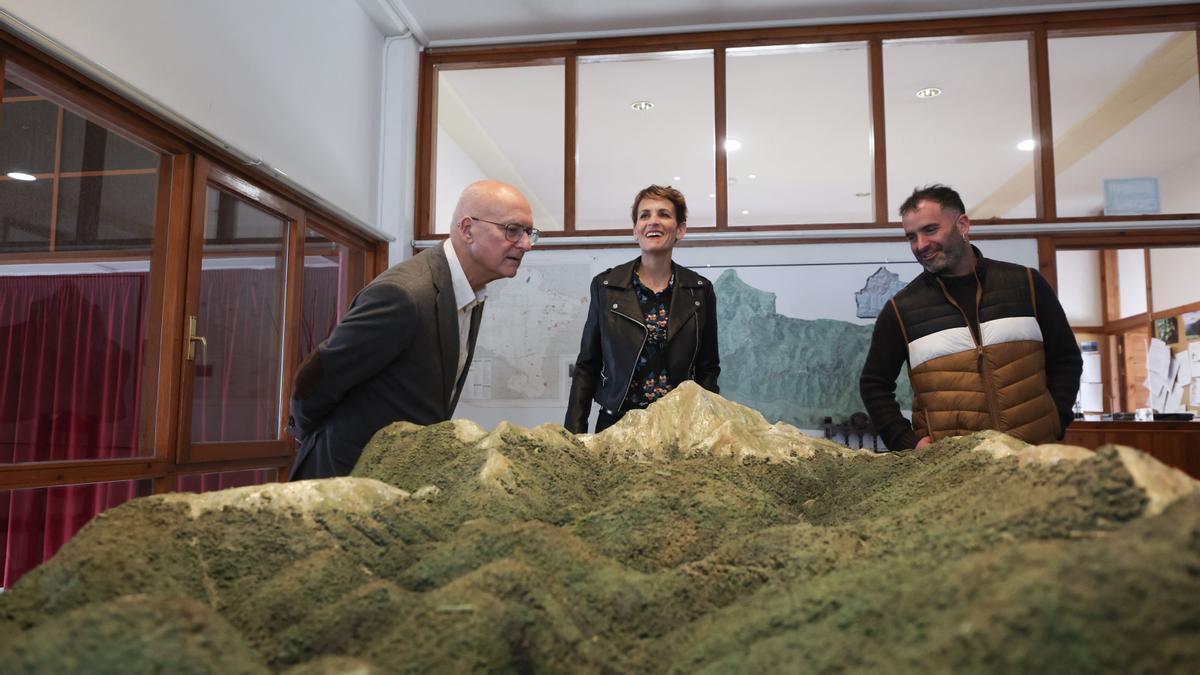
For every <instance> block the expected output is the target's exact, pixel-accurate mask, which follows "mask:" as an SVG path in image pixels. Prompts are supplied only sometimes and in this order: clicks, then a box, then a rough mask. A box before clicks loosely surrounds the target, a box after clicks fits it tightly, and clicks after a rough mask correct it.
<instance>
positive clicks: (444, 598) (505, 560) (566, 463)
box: [0, 401, 1200, 674]
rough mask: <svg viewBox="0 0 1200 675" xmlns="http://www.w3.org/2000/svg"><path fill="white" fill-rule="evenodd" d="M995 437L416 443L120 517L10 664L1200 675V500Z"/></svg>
mask: <svg viewBox="0 0 1200 675" xmlns="http://www.w3.org/2000/svg"><path fill="white" fill-rule="evenodd" d="M722 403H724V402H723V401H722ZM656 405H657V404H656ZM717 422H718V423H719V422H720V419H719V418H718V420H717ZM645 424H646V429H647V431H646V433H647V434H650V433H653V431H652V427H654V423H653V420H651V419H648V420H646V421H645ZM725 427H728V424H727V423H726V424H725ZM726 431H727V432H728V431H729V430H728V429H726ZM596 438H599V436H597V437H596ZM984 439H985V435H983V434H981V435H975V436H969V437H962V438H954V439H946V440H943V441H940V442H938V443H935V444H934V445H932V446H930V447H928V448H926V449H924V450H922V451H919V452H918V451H911V452H904V453H892V454H885V455H878V456H877V455H873V454H872V453H869V452H865V451H864V452H852V451H849V450H846V449H844V448H841V449H838V448H834V447H832V444H827V443H824V442H819V443H814V445H813V447H812V449H811V451H810V452H809V453H807V454H808V455H809V456H795V457H791V458H787V459H783V460H781V459H779V458H778V457H771V456H756V455H742V456H729V455H728V454H723V453H722V452H721V448H717V447H714V448H710V449H709V451H698V450H696V449H695V448H693V447H691V446H688V445H687V444H686V443H683V442H673V441H671V440H670V439H669V438H666V439H664V440H663V441H662V443H663V444H664V447H663V448H662V450H661V452H659V453H657V454H653V455H647V454H645V453H638V454H636V455H628V456H625V455H622V453H620V452H617V451H613V450H612V449H611V448H610V449H609V450H608V451H605V452H599V451H597V450H595V448H594V447H593V446H591V445H589V444H588V443H589V442H590V439H589V438H588V437H577V436H572V435H571V434H568V433H567V432H565V431H564V430H563V429H562V428H561V427H557V426H549V425H548V426H544V427H538V428H537V429H533V430H527V429H521V428H518V427H512V426H509V425H501V427H499V428H498V429H496V430H494V431H492V432H490V433H489V432H485V431H483V430H481V429H479V428H478V427H475V426H474V425H471V424H470V423H464V422H448V423H443V424H439V425H434V426H430V427H424V428H421V427H415V426H412V425H403V424H401V425H394V426H392V427H389V428H387V429H385V430H383V431H381V432H380V434H378V435H377V436H376V438H375V439H374V440H373V441H372V444H371V445H370V446H369V447H368V449H367V450H366V452H365V453H364V456H363V459H362V460H361V461H360V463H359V465H358V467H357V468H356V470H355V475H354V477H350V478H339V479H329V480H324V481H307V482H301V483H292V484H273V485H264V486H258V487H253V488H240V489H236V490H226V491H223V492H218V493H211V494H208V495H161V496H154V497H146V498H142V499H137V500H133V501H131V502H129V503H127V504H125V505H122V506H120V507H117V508H115V509H112V510H111V511H108V512H107V513H105V514H103V515H101V516H100V517H98V518H96V519H95V520H94V521H93V522H91V523H90V524H88V525H87V526H86V527H85V528H84V529H83V530H82V531H81V532H80V533H79V534H78V535H77V536H76V537H75V538H74V539H73V540H72V541H70V542H69V543H68V544H67V545H66V546H64V547H63V548H62V550H61V551H60V552H59V553H58V555H56V556H55V557H54V558H53V559H52V560H51V561H49V562H48V563H46V564H44V565H43V566H41V567H39V568H38V569H36V570H34V571H33V572H31V573H30V574H28V575H26V576H25V577H24V578H23V579H22V580H21V581H20V582H19V583H18V584H17V585H16V586H15V587H14V588H12V589H10V590H8V591H6V592H4V593H3V594H0V671H2V672H45V673H59V672H72V671H75V672H89V673H141V672H146V673H148V672H172V673H176V672H178V673H191V672H195V673H205V672H211V673H269V672H276V673H278V672H286V673H312V674H317V673H343V672H345V673H350V672H356V673H417V672H437V673H443V672H444V673H461V672H499V673H504V672H512V673H527V672H539V673H540V672H545V673H559V672H571V673H629V672H638V673H726V672H728V673H741V672H822V673H824V672H912V673H917V672H920V673H925V672H957V673H976V672H979V673H990V672H1045V673H1050V672H1053V673H1067V672H1070V673H1079V672H1121V673H1126V672H1131V673H1136V672H1154V673H1172V672H1178V673H1185V672H1187V673H1191V672H1195V668H1196V664H1197V663H1200V493H1197V492H1195V491H1194V490H1193V491H1191V492H1190V493H1187V494H1183V495H1182V496H1179V497H1177V498H1175V499H1174V500H1173V501H1172V502H1171V503H1169V504H1167V505H1166V506H1165V508H1163V509H1162V510H1161V513H1156V514H1155V515H1149V511H1148V510H1147V509H1148V504H1149V503H1150V499H1149V498H1148V496H1147V494H1146V491H1145V490H1143V489H1142V488H1141V487H1139V486H1138V484H1137V483H1136V482H1135V480H1134V477H1133V476H1132V475H1131V474H1130V471H1129V470H1128V469H1127V467H1126V464H1125V463H1123V462H1122V461H1121V456H1120V454H1119V453H1118V451H1117V450H1116V449H1114V448H1106V449H1102V450H1101V451H1099V452H1097V453H1095V454H1092V455H1090V456H1088V457H1086V458H1083V459H1079V460H1062V461H1057V462H1022V461H1019V460H1018V458H1016V457H1002V458H996V457H995V456H993V455H992V454H990V453H987V452H980V451H979V450H978V449H977V446H979V445H980V444H981V443H982V442H983V441H984ZM801 454H805V453H801Z"/></svg>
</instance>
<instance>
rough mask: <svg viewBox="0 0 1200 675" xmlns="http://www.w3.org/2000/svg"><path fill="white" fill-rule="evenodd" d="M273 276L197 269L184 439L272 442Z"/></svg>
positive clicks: (275, 431)
mask: <svg viewBox="0 0 1200 675" xmlns="http://www.w3.org/2000/svg"><path fill="white" fill-rule="evenodd" d="M280 284H281V273H280V271H279V270H277V269H275V268H266V269H213V270H204V272H203V276H202V279H201V284H200V306H199V323H198V325H197V330H198V332H199V334H200V335H203V336H205V337H206V338H207V340H208V348H207V349H206V350H203V351H204V352H206V353H204V355H203V356H201V350H199V347H197V350H198V351H197V355H196V374H195V383H194V385H193V396H192V442H193V443H217V442H231V441H264V440H275V439H277V438H278V437H279V372H280V371H279V364H280V353H281V347H282V341H281V337H280V335H281V327H280V320H281V318H282V317H281V315H282V313H281V311H280V302H279V299H280V295H281V293H280Z"/></svg>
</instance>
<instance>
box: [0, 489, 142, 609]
mask: <svg viewBox="0 0 1200 675" xmlns="http://www.w3.org/2000/svg"><path fill="white" fill-rule="evenodd" d="M153 489H154V481H152V480H150V479H144V480H125V481H114V482H109V483H90V484H86V485H62V486H57V487H50V488H31V489H22V490H0V569H2V570H3V573H4V574H3V583H2V584H0V588H11V587H12V585H13V584H15V583H16V582H17V580H18V579H20V578H21V576H22V575H24V574H25V573H26V572H28V571H29V570H31V569H33V568H34V567H37V566H38V565H40V564H41V563H43V562H45V561H46V560H49V559H50V557H51V556H53V555H54V554H55V553H57V552H58V549H59V548H61V547H62V545H63V544H65V543H67V540H69V539H70V538H71V537H73V536H75V533H76V532H78V531H79V528H81V527H83V526H84V525H85V524H87V522H88V521H89V520H91V519H92V518H94V517H96V516H97V515H99V514H100V513H102V512H104V511H106V510H108V509H110V508H112V507H114V506H119V505H120V504H124V503H125V502H127V501H129V500H130V499H133V498H134V497H145V496H147V495H149V494H151V492H152V491H153Z"/></svg>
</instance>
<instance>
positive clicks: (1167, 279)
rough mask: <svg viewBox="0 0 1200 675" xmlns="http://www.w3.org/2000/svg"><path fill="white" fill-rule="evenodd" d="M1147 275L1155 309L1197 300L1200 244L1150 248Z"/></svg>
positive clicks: (1199, 293) (1199, 277)
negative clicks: (1148, 271)
mask: <svg viewBox="0 0 1200 675" xmlns="http://www.w3.org/2000/svg"><path fill="white" fill-rule="evenodd" d="M1150 279H1151V289H1150V294H1151V295H1152V296H1153V301H1154V311H1156V312H1157V311H1159V310H1162V309H1170V308H1172V307H1179V306H1180V305H1188V304H1191V303H1193V302H1198V301H1200V248H1197V247H1192V248H1152V249H1150ZM1144 292H1145V291H1144V290H1143V293H1144Z"/></svg>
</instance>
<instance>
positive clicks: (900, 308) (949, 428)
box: [892, 260, 1061, 443]
mask: <svg viewBox="0 0 1200 675" xmlns="http://www.w3.org/2000/svg"><path fill="white" fill-rule="evenodd" d="M980 263H981V265H982V264H986V266H987V268H986V270H984V273H983V274H980V272H979V271H978V270H977V272H976V275H977V276H976V278H977V280H980V279H981V280H982V283H979V284H978V288H977V290H976V293H975V302H976V305H977V307H978V312H977V314H976V316H978V318H979V336H980V339H979V340H976V338H975V335H974V333H972V332H971V328H970V326H969V324H968V323H967V315H966V313H965V312H963V311H962V310H961V309H960V308H959V307H958V305H957V304H956V303H955V302H954V299H953V298H952V297H951V296H950V293H949V292H947V290H946V287H945V285H944V284H943V283H942V281H941V280H940V279H938V277H937V276H936V275H932V274H928V273H923V274H921V276H919V277H918V278H917V279H915V280H914V281H913V282H912V283H910V284H909V285H908V286H907V287H905V288H904V290H902V291H900V292H899V293H897V294H896V296H895V297H894V298H892V307H893V309H894V310H895V311H896V316H897V317H898V318H899V320H900V330H901V331H902V333H903V334H904V340H905V342H906V343H907V345H908V376H909V380H910V381H911V382H912V387H913V394H914V396H913V431H914V432H915V433H916V434H917V437H918V438H920V437H922V436H930V437H932V438H933V440H935V441H936V440H938V439H940V438H945V437H947V436H961V435H964V434H969V433H972V432H975V431H979V430H982V429H996V430H999V431H1003V432H1004V433H1006V434H1009V435H1011V436H1015V437H1017V438H1020V439H1022V440H1024V441H1026V442H1029V443H1048V442H1052V441H1054V440H1055V439H1057V438H1058V435H1059V431H1060V426H1061V422H1060V421H1059V417H1058V409H1057V408H1056V407H1055V405H1054V399H1053V398H1052V397H1051V396H1050V391H1049V390H1048V389H1047V388H1046V352H1045V349H1044V347H1043V344H1042V331H1041V328H1040V327H1039V326H1038V322H1037V306H1036V305H1037V303H1036V300H1035V295H1034V287H1033V272H1032V271H1031V270H1029V269H1028V268H1026V267H1022V266H1020V265H1013V264H1011V263H1005V262H1000V261H995V260H987V261H983V260H981V261H980Z"/></svg>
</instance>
